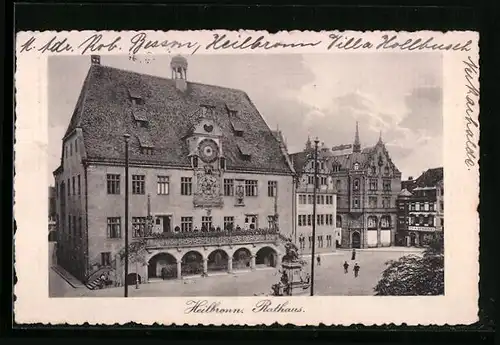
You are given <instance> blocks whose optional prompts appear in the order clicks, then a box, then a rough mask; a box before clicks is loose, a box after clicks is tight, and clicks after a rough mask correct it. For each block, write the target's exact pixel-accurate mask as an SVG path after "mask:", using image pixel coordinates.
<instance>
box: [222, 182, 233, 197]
mask: <svg viewBox="0 0 500 345" xmlns="http://www.w3.org/2000/svg"><path fill="white" fill-rule="evenodd" d="M224 195H225V196H233V195H234V180H233V179H230V178H225V179H224Z"/></svg>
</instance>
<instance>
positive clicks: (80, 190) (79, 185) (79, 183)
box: [77, 175, 82, 195]
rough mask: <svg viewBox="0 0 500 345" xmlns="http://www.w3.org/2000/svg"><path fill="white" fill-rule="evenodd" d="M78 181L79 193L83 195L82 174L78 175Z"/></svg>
mask: <svg viewBox="0 0 500 345" xmlns="http://www.w3.org/2000/svg"><path fill="white" fill-rule="evenodd" d="M77 181H78V195H81V193H82V185H81V180H80V175H78V176H77Z"/></svg>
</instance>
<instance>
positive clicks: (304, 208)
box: [290, 139, 341, 253]
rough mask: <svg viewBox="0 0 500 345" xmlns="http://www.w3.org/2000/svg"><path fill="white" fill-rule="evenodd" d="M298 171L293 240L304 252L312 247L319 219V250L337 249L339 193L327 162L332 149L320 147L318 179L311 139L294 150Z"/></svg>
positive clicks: (317, 239) (316, 245)
mask: <svg viewBox="0 0 500 345" xmlns="http://www.w3.org/2000/svg"><path fill="white" fill-rule="evenodd" d="M290 157H291V159H292V162H293V164H294V170H295V172H296V179H295V183H296V194H295V212H294V221H295V229H296V233H295V234H294V235H295V236H294V241H295V242H296V244H297V246H298V247H299V250H300V252H301V253H310V252H311V251H312V245H313V238H312V226H313V222H315V223H316V229H315V234H316V239H315V247H316V253H320V252H330V251H335V249H336V248H337V246H338V245H339V244H340V242H341V231H340V229H337V228H336V222H335V220H336V217H337V196H336V191H335V187H334V184H333V179H332V176H331V174H332V171H331V169H330V167H329V166H328V158H329V152H328V149H327V148H325V146H324V144H323V145H322V147H320V148H319V149H318V157H317V163H318V169H317V170H318V171H317V173H318V174H317V180H316V183H315V181H314V173H315V159H314V148H313V147H312V144H311V141H310V140H309V139H308V141H307V143H306V148H305V150H304V151H303V152H299V153H295V154H292V155H291V156H290ZM315 188H316V219H314V214H313V208H314V206H313V205H314V197H315V196H314V194H315V191H314V189H315Z"/></svg>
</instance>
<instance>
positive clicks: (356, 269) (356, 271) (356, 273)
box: [354, 262, 359, 278]
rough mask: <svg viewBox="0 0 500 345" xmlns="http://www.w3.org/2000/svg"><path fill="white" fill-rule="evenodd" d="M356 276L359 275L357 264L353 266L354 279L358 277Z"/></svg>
mask: <svg viewBox="0 0 500 345" xmlns="http://www.w3.org/2000/svg"><path fill="white" fill-rule="evenodd" d="M358 274H359V265H358V263H357V262H356V263H355V264H354V278H357V277H358Z"/></svg>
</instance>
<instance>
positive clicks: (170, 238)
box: [144, 229, 283, 249]
mask: <svg viewBox="0 0 500 345" xmlns="http://www.w3.org/2000/svg"><path fill="white" fill-rule="evenodd" d="M282 239H283V236H281V235H280V234H279V231H278V230H275V229H257V230H239V231H238V230H233V231H209V232H178V233H172V232H169V233H162V234H153V235H152V236H147V237H145V238H144V241H145V242H146V248H149V249H152V248H179V247H196V246H222V245H240V244H249V243H277V242H279V241H280V240H282Z"/></svg>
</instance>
